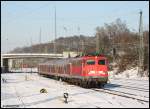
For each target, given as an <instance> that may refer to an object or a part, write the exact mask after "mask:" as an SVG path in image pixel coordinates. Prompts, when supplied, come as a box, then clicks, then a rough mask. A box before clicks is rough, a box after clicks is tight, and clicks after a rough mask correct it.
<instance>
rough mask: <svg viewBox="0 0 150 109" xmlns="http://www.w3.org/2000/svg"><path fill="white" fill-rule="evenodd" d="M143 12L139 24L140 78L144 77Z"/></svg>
mask: <svg viewBox="0 0 150 109" xmlns="http://www.w3.org/2000/svg"><path fill="white" fill-rule="evenodd" d="M142 23H143V22H142V11H140V22H139V37H140V38H139V39H140V47H139V69H138V74H139V75H140V76H142V75H143V71H144V42H143V24H142Z"/></svg>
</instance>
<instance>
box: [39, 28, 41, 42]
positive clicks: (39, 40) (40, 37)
mask: <svg viewBox="0 0 150 109" xmlns="http://www.w3.org/2000/svg"><path fill="white" fill-rule="evenodd" d="M41 32H42V30H41V27H40V33H39V44H40V45H41Z"/></svg>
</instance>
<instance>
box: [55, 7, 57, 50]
mask: <svg viewBox="0 0 150 109" xmlns="http://www.w3.org/2000/svg"><path fill="white" fill-rule="evenodd" d="M56 38H57V30H56V6H55V39H54V53H56Z"/></svg>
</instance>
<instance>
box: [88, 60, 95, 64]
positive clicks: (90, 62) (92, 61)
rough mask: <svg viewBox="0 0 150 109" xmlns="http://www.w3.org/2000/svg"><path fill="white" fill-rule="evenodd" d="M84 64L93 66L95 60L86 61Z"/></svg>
mask: <svg viewBox="0 0 150 109" xmlns="http://www.w3.org/2000/svg"><path fill="white" fill-rule="evenodd" d="M86 63H87V65H94V64H95V60H87V61H86Z"/></svg>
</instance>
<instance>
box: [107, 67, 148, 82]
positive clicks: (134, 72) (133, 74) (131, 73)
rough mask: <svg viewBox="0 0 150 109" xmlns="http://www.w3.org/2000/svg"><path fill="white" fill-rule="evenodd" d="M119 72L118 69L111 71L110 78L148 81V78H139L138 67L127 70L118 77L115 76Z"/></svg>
mask: <svg viewBox="0 0 150 109" xmlns="http://www.w3.org/2000/svg"><path fill="white" fill-rule="evenodd" d="M116 72H117V68H116V69H114V70H113V71H109V72H108V73H109V77H110V78H128V79H138V80H143V79H144V80H148V79H149V78H148V77H139V76H138V67H135V68H132V69H129V70H125V71H124V72H121V73H119V74H118V75H115V73H116Z"/></svg>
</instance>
